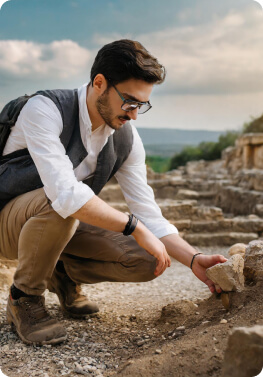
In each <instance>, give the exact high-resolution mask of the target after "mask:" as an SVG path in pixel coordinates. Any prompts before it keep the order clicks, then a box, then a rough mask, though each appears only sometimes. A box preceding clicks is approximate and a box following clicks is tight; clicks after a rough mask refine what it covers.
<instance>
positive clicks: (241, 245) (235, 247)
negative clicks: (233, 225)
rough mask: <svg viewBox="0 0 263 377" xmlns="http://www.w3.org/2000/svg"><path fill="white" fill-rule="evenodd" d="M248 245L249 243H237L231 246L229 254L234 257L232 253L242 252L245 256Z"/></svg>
mask: <svg viewBox="0 0 263 377" xmlns="http://www.w3.org/2000/svg"><path fill="white" fill-rule="evenodd" d="M246 247H247V245H246V244H244V243H236V244H235V245H233V246H231V247H230V249H229V250H228V255H229V256H230V257H232V255H235V254H240V255H242V257H243V258H244V257H245V251H246Z"/></svg>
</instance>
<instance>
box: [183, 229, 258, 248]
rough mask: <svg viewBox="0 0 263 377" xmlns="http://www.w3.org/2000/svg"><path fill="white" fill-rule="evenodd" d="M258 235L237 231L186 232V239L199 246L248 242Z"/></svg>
mask: <svg viewBox="0 0 263 377" xmlns="http://www.w3.org/2000/svg"><path fill="white" fill-rule="evenodd" d="M257 237H258V234H257V233H237V232H230V233H229V232H222V233H221V232H220V233H217V232H215V233H186V234H185V235H184V239H185V240H186V241H187V242H189V243H190V244H192V245H197V246H214V245H221V246H223V245H224V246H230V245H233V243H235V242H238V241H243V242H244V243H248V242H250V241H252V240H255V239H256V238H257Z"/></svg>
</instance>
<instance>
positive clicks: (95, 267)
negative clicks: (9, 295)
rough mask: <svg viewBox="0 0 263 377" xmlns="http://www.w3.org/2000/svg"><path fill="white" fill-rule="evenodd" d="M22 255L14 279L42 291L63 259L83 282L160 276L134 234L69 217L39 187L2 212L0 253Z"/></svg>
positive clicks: (73, 275) (23, 287) (36, 292)
mask: <svg viewBox="0 0 263 377" xmlns="http://www.w3.org/2000/svg"><path fill="white" fill-rule="evenodd" d="M1 255H2V256H4V257H6V258H8V259H18V267H17V270H16V272H15V275H14V284H15V286H16V287H17V288H19V289H21V290H22V291H24V292H25V293H27V294H33V295H41V294H42V293H43V292H44V290H45V289H46V287H47V283H48V280H49V279H50V278H51V276H52V273H53V271H54V268H55V266H56V263H57V261H58V260H59V259H60V260H62V261H63V262H64V266H65V269H66V271H67V273H68V275H69V276H70V277H71V279H72V280H74V281H75V282H78V283H86V284H92V283H98V282H102V281H119V282H141V281H148V280H152V279H154V278H155V275H154V270H155V267H156V259H155V258H154V257H152V256H151V255H149V254H148V253H147V252H146V251H145V250H144V249H142V248H141V247H140V246H139V245H138V244H137V242H136V241H135V240H134V238H133V237H132V236H128V237H125V236H123V235H122V234H121V233H115V232H111V231H107V230H104V229H101V228H97V227H94V226H91V225H88V224H85V223H80V222H79V221H78V220H75V219H73V218H72V217H68V218H67V219H63V218H62V217H61V216H59V215H58V214H57V213H56V212H55V211H54V210H53V208H52V207H51V205H50V204H49V202H48V200H47V198H46V196H45V193H44V190H43V189H38V190H34V191H31V192H28V193H26V194H23V195H20V196H18V197H16V198H14V199H13V200H11V201H10V202H9V203H8V204H7V205H6V206H5V207H4V208H3V209H2V211H0V256H1Z"/></svg>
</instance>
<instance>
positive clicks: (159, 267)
mask: <svg viewBox="0 0 263 377" xmlns="http://www.w3.org/2000/svg"><path fill="white" fill-rule="evenodd" d="M163 265H164V262H163V261H162V260H160V259H158V260H157V266H156V269H155V271H154V275H156V276H159V275H160V272H161V271H162V267H163Z"/></svg>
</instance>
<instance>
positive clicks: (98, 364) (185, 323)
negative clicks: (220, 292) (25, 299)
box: [0, 249, 263, 377]
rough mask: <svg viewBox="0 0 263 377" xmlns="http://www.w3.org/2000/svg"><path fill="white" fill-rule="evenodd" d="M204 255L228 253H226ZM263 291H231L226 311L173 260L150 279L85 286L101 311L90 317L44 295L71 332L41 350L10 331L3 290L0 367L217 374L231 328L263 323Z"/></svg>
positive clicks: (154, 375)
mask: <svg viewBox="0 0 263 377" xmlns="http://www.w3.org/2000/svg"><path fill="white" fill-rule="evenodd" d="M202 251H205V252H207V253H217V252H220V253H222V254H223V255H226V250H225V249H220V250H218V249H207V250H204V249H203V250H202ZM262 288H263V287H262V285H261V286H260V285H256V286H247V287H246V289H245V290H244V291H243V292H242V293H231V297H230V301H231V307H230V310H229V311H226V310H225V309H224V307H223V306H222V303H221V300H220V298H219V297H217V296H216V295H211V294H210V292H209V290H208V288H207V287H206V286H205V285H203V284H202V283H201V282H199V281H198V280H197V279H196V278H195V276H193V274H192V273H191V271H190V270H189V269H188V268H186V267H184V266H182V265H180V264H179V263H177V262H175V261H173V262H172V266H171V268H170V269H168V270H167V271H166V272H165V274H164V275H163V276H161V277H159V278H158V279H156V280H154V281H151V282H147V283H138V284H137V283H136V284H132V283H100V284H96V285H92V286H85V287H84V289H83V290H84V292H85V293H87V294H89V296H90V298H91V299H92V300H93V301H96V302H97V303H98V304H99V305H100V307H101V311H100V313H99V314H97V315H94V316H92V317H90V318H87V319H86V320H75V319H70V318H65V317H63V315H62V313H61V311H60V308H59V304H58V300H57V297H56V296H55V295H54V294H52V293H46V303H47V307H48V309H49V311H50V313H51V314H52V315H53V316H54V317H55V318H57V319H59V320H60V321H61V322H62V323H63V325H64V326H65V327H66V328H67V333H68V339H67V341H66V342H65V343H64V344H61V345H58V346H55V347H51V346H43V347H37V346H28V345H25V344H23V343H22V342H21V341H20V339H19V338H18V337H17V335H16V334H14V333H12V332H11V331H10V326H9V325H8V324H7V323H6V320H5V305H6V296H7V294H8V287H7V286H5V287H4V288H3V289H2V290H1V292H0V369H1V370H2V371H3V372H4V373H5V374H6V375H7V376H9V377H13V376H16V377H17V376H23V377H24V376H43V377H56V376H70V377H77V376H80V375H88V376H99V377H101V376H104V377H108V376H120V377H121V376H123V377H124V376H125V377H126V376H127V377H128V376H131V377H140V376H141V377H161V376H162V377H163V376H165V377H169V376H171V377H172V376H173V377H194V376H202V377H208V376H213V377H219V376H220V375H221V368H222V364H223V357H224V352H225V349H226V344H227V338H228V335H229V332H230V331H231V329H232V328H233V327H239V326H253V325H255V324H260V325H263V310H262V302H263V289H262ZM222 319H225V320H226V321H227V322H226V323H220V321H221V320H222ZM224 322H225V321H224Z"/></svg>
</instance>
